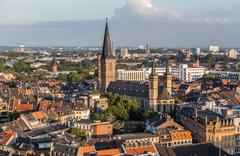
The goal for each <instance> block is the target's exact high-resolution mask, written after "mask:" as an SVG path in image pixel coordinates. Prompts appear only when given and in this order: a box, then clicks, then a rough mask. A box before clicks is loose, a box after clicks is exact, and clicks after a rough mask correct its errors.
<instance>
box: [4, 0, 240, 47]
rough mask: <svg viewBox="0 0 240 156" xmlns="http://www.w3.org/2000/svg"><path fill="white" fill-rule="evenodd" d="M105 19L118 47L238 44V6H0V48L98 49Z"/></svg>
mask: <svg viewBox="0 0 240 156" xmlns="http://www.w3.org/2000/svg"><path fill="white" fill-rule="evenodd" d="M105 17H109V22H110V28H111V36H112V40H113V41H114V42H115V44H116V45H118V46H135V45H139V44H143V43H145V42H146V41H150V43H151V44H152V46H159V47H206V46H208V45H209V44H219V45H220V46H224V47H238V46H239V45H238V43H240V37H239V36H240V30H239V26H240V1H239V0H0V19H1V20H0V28H1V29H0V45H18V44H26V45H28V44H29V45H31V44H33V43H34V44H35V45H65V46H100V45H101V42H102V35H103V26H104V18H105ZM239 47H240V46H239Z"/></svg>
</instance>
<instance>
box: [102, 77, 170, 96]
mask: <svg viewBox="0 0 240 156" xmlns="http://www.w3.org/2000/svg"><path fill="white" fill-rule="evenodd" d="M107 91H108V92H112V93H116V94H119V95H126V96H132V97H141V98H146V99H148V98H149V84H148V83H140V82H132V81H121V80H117V81H115V82H110V84H109V86H108V88H107ZM158 99H160V100H169V99H172V96H171V95H170V94H169V93H168V91H167V89H166V88H164V87H163V86H159V87H158Z"/></svg>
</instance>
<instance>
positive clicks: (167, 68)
mask: <svg viewBox="0 0 240 156" xmlns="http://www.w3.org/2000/svg"><path fill="white" fill-rule="evenodd" d="M169 74H171V72H170V65H169V59H168V58H167V61H166V75H169Z"/></svg>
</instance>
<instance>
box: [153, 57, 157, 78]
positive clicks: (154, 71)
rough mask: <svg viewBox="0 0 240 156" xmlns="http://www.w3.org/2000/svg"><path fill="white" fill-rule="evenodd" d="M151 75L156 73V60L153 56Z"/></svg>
mask: <svg viewBox="0 0 240 156" xmlns="http://www.w3.org/2000/svg"><path fill="white" fill-rule="evenodd" d="M152 75H156V62H155V58H154V59H153V63H152Z"/></svg>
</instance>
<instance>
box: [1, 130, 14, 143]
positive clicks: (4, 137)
mask: <svg viewBox="0 0 240 156" xmlns="http://www.w3.org/2000/svg"><path fill="white" fill-rule="evenodd" d="M13 136H14V135H13V132H12V131H11V130H7V131H4V132H2V133H0V138H1V139H0V145H8V144H9V142H10V141H11V140H12V139H13Z"/></svg>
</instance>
